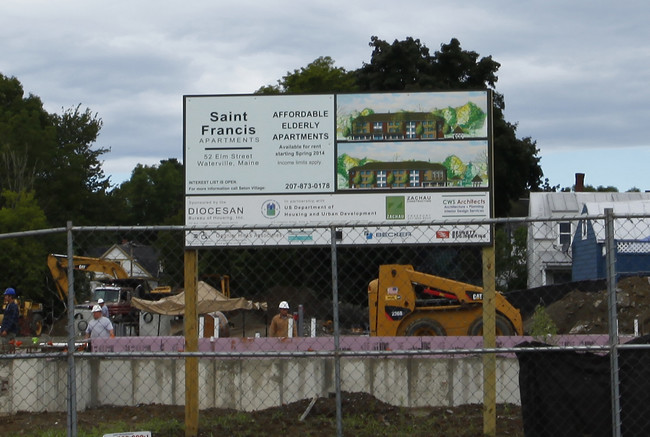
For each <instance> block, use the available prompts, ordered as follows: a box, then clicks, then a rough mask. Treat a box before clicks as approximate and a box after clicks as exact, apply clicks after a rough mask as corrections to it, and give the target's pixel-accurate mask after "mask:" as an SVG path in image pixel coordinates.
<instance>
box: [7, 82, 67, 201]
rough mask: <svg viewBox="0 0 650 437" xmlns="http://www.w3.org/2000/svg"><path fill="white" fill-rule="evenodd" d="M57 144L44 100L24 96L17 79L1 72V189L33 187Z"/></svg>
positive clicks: (19, 189) (28, 188) (15, 189)
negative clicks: (49, 153) (49, 152)
mask: <svg viewBox="0 0 650 437" xmlns="http://www.w3.org/2000/svg"><path fill="white" fill-rule="evenodd" d="M55 144H56V128H55V127H54V124H53V123H52V117H51V116H50V115H49V114H48V113H47V112H46V111H45V110H44V109H43V103H42V102H41V100H40V99H39V98H38V97H36V96H33V95H31V94H30V95H29V96H27V97H25V96H24V92H23V87H22V85H21V83H20V82H19V81H18V79H16V78H15V77H6V76H3V75H2V74H0V165H1V166H2V167H1V169H2V171H1V172H0V188H2V189H5V190H12V191H16V192H20V191H22V190H27V191H29V190H32V189H33V188H34V181H35V179H36V177H38V176H40V175H39V171H41V169H42V168H43V167H44V165H45V163H48V162H49V156H48V150H51V149H53V148H54V147H55Z"/></svg>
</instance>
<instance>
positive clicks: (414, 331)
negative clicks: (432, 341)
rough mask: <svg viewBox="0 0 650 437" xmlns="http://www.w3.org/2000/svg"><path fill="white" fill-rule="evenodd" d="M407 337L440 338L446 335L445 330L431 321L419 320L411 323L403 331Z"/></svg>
mask: <svg viewBox="0 0 650 437" xmlns="http://www.w3.org/2000/svg"><path fill="white" fill-rule="evenodd" d="M405 334H406V336H408V337H429V336H430V337H442V336H445V335H447V333H446V332H445V328H443V327H442V325H441V324H440V323H438V322H436V321H435V320H433V319H419V320H416V321H415V322H413V323H411V324H410V325H409V326H408V327H407V328H406V331H405Z"/></svg>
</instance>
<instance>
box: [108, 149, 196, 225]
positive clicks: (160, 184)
mask: <svg viewBox="0 0 650 437" xmlns="http://www.w3.org/2000/svg"><path fill="white" fill-rule="evenodd" d="M183 181H184V172H183V164H181V163H180V162H178V160H177V159H175V158H172V159H168V160H162V161H160V165H158V166H155V165H153V166H147V165H142V164H138V165H137V166H136V167H135V169H133V172H132V173H131V178H130V179H129V180H128V181H125V182H123V183H122V184H121V185H120V187H119V188H117V189H115V190H113V192H112V196H114V197H115V198H116V199H117V200H118V201H119V202H120V204H121V205H122V209H123V210H124V215H123V216H122V217H121V219H120V220H121V221H123V224H125V225H126V224H130V225H134V224H137V225H142V226H146V225H160V224H168V225H172V224H182V223H183V214H182V212H183V208H184V203H183V199H184V198H183V194H184V192H185V189H184V185H183Z"/></svg>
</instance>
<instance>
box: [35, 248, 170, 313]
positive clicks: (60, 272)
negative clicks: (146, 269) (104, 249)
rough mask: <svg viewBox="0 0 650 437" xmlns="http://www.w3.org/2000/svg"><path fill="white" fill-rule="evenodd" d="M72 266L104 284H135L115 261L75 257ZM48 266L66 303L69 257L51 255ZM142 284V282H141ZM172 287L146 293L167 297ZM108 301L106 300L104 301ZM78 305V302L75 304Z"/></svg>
mask: <svg viewBox="0 0 650 437" xmlns="http://www.w3.org/2000/svg"><path fill="white" fill-rule="evenodd" d="M72 265H73V269H74V270H81V271H85V272H93V273H95V274H100V276H102V277H101V278H99V279H102V280H103V282H106V283H112V284H114V285H115V284H120V283H126V282H128V281H130V282H133V281H134V280H133V278H131V277H130V276H129V274H128V273H127V272H126V270H124V267H122V266H121V265H120V264H118V263H117V262H115V261H111V260H107V259H103V258H93V257H89V256H79V255H74V256H73V257H72ZM47 266H48V267H49V269H50V273H51V274H52V278H53V279H54V283H55V284H56V290H57V292H58V293H59V298H60V299H61V301H63V302H64V303H65V302H66V299H67V296H68V285H69V284H68V257H67V256H66V255H57V254H50V255H48V257H47ZM139 281H140V282H142V280H139ZM171 291H172V290H171V287H169V286H158V287H155V288H152V289H149V288H146V289H145V290H144V292H146V293H147V294H149V295H152V296H157V297H165V296H168V295H170V294H171ZM137 297H141V296H137ZM104 300H106V299H104ZM75 303H76V302H75Z"/></svg>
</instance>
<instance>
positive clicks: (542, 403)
mask: <svg viewBox="0 0 650 437" xmlns="http://www.w3.org/2000/svg"><path fill="white" fill-rule="evenodd" d="M626 344H627V345H632V344H639V345H647V344H650V335H646V336H643V337H637V338H636V339H634V340H631V341H629V342H627V343H626ZM548 346H549V345H547V344H543V343H538V342H525V343H520V344H518V345H517V347H525V348H543V347H548ZM516 354H517V358H518V360H519V390H520V395H521V413H522V418H523V422H524V434H525V435H526V437H547V436H552V437H576V436H591V437H610V436H611V435H612V403H611V394H612V393H611V388H610V387H611V373H610V356H609V355H607V354H603V355H598V354H595V353H588V352H577V351H574V350H570V349H565V350H559V351H547V352H544V351H528V350H526V351H519V352H517V353H516ZM618 354H619V357H618V365H619V369H618V370H619V394H620V399H619V401H620V414H621V415H620V418H621V435H623V436H649V435H650V421H648V420H647V418H648V414H650V350H648V349H646V348H643V346H640V347H639V349H632V348H629V349H628V348H626V349H619V350H618Z"/></svg>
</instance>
